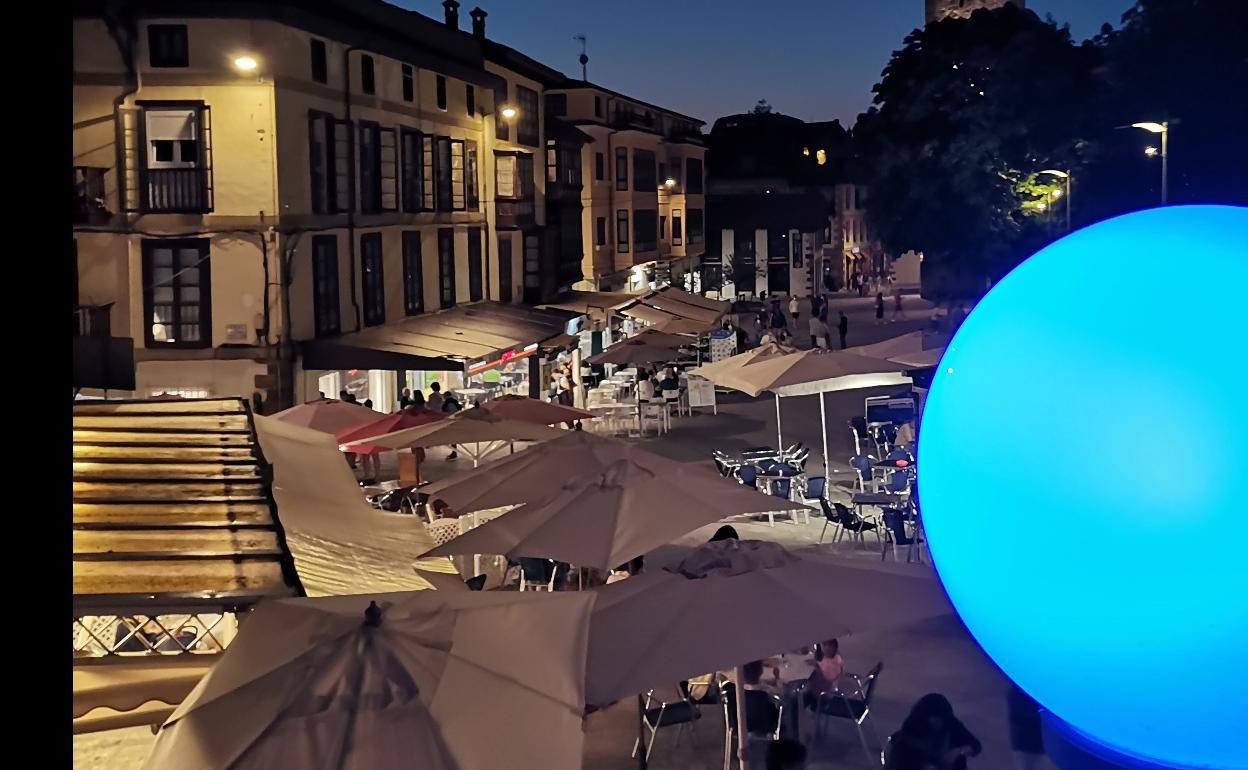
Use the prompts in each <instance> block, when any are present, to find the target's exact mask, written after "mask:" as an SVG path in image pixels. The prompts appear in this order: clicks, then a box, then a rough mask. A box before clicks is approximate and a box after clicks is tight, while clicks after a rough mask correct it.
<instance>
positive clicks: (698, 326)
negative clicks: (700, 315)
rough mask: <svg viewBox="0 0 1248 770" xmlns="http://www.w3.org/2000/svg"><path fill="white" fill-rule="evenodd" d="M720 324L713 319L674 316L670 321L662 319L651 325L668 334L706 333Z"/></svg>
mask: <svg viewBox="0 0 1248 770" xmlns="http://www.w3.org/2000/svg"><path fill="white" fill-rule="evenodd" d="M717 326H718V323H715V322H712V321H695V320H694V319H692V318H673V319H671V320H669V321H660V322H659V323H658V324H656V325H654V326H652V327H650V328H652V329H657V330H659V331H661V332H666V333H668V334H705V333H707V332H708V331H710V330H711V329H714V328H716V327H717Z"/></svg>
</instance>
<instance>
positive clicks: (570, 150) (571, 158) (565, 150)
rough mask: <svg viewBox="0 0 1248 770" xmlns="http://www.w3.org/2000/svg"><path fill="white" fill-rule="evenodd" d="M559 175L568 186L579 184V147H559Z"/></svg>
mask: <svg viewBox="0 0 1248 770" xmlns="http://www.w3.org/2000/svg"><path fill="white" fill-rule="evenodd" d="M559 176H560V177H561V180H562V182H563V184H565V185H567V186H568V187H580V186H581V148H580V147H577V146H575V145H572V146H569V145H562V146H560V147H559Z"/></svg>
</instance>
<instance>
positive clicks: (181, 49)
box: [147, 24, 191, 67]
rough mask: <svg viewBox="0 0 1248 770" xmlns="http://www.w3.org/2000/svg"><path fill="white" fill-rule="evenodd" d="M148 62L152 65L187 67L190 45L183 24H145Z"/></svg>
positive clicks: (189, 62)
mask: <svg viewBox="0 0 1248 770" xmlns="http://www.w3.org/2000/svg"><path fill="white" fill-rule="evenodd" d="M147 53H148V63H150V64H151V66H153V67H189V66H190V64H191V61H190V58H191V55H190V46H189V45H188V43H187V37H186V25H185V24H148V25H147Z"/></svg>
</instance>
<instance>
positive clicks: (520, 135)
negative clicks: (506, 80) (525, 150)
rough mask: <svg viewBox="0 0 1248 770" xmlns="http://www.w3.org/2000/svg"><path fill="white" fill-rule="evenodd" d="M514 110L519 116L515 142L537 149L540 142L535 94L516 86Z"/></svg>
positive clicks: (539, 116) (532, 91) (530, 90)
mask: <svg viewBox="0 0 1248 770" xmlns="http://www.w3.org/2000/svg"><path fill="white" fill-rule="evenodd" d="M516 109H517V110H519V111H520V115H519V116H518V117H517V118H516V141H517V142H519V143H520V144H526V145H528V146H530V147H537V146H538V144H539V143H540V142H541V133H540V131H539V126H540V125H541V124H540V122H539V121H540V120H541V115H540V114H539V112H538V110H539V109H541V108H540V107H538V103H537V92H536V91H534V90H533V89H531V88H525V87H524V86H516Z"/></svg>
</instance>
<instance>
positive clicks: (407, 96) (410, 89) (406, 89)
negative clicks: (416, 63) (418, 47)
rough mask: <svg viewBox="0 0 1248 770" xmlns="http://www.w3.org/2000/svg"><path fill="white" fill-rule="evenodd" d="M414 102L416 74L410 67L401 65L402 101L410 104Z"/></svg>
mask: <svg viewBox="0 0 1248 770" xmlns="http://www.w3.org/2000/svg"><path fill="white" fill-rule="evenodd" d="M415 100H416V73H415V72H414V71H413V70H412V65H410V64H404V65H403V101H405V102H412V101H415Z"/></svg>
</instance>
